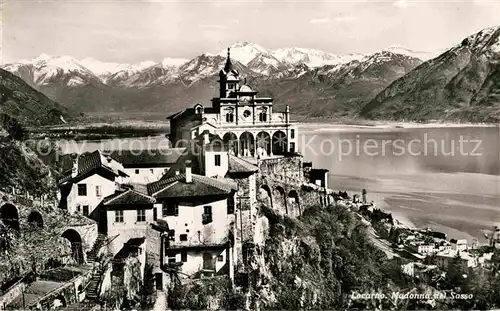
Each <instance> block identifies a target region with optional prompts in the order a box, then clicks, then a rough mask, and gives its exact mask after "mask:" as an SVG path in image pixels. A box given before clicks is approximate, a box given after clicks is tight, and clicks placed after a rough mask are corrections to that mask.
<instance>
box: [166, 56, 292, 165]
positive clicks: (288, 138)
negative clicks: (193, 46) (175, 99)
mask: <svg viewBox="0 0 500 311" xmlns="http://www.w3.org/2000/svg"><path fill="white" fill-rule="evenodd" d="M218 82H219V97H217V98H213V99H212V103H211V105H210V106H208V105H207V106H205V105H203V104H196V105H195V106H194V107H193V108H188V109H185V110H183V111H180V112H178V113H175V114H173V115H171V116H169V117H168V119H169V120H170V129H171V132H170V134H169V138H170V141H171V142H172V145H173V146H175V147H185V146H187V145H188V143H189V141H190V140H192V139H193V138H195V137H198V136H199V135H200V134H201V133H203V132H204V131H206V130H208V131H209V132H210V133H213V134H216V135H218V136H220V137H221V138H222V140H223V141H224V144H225V145H226V146H227V149H228V150H229V152H230V153H231V154H234V155H239V156H244V157H255V158H257V157H259V158H262V157H266V156H272V155H282V154H286V153H289V152H292V153H293V152H296V151H297V127H296V126H295V125H293V124H292V123H291V122H290V110H289V108H288V106H287V107H286V109H285V111H276V109H275V108H274V107H273V99H272V98H270V97H258V96H257V94H258V92H257V91H255V90H253V89H252V88H251V87H250V86H249V85H247V84H246V83H243V84H240V82H241V79H240V75H239V73H238V71H236V70H235V69H234V68H233V65H232V63H231V58H230V54H229V49H228V55H227V60H226V64H225V66H224V68H223V69H222V70H221V71H220V72H219V81H218Z"/></svg>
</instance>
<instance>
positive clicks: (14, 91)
mask: <svg viewBox="0 0 500 311" xmlns="http://www.w3.org/2000/svg"><path fill="white" fill-rule="evenodd" d="M0 113H3V114H7V115H9V116H11V117H13V118H15V119H17V120H18V121H19V122H20V123H22V124H24V125H28V126H40V125H46V124H57V123H62V122H63V121H62V120H61V117H62V118H63V119H66V120H68V119H69V118H70V117H71V113H70V112H69V110H68V109H67V108H65V107H63V106H61V105H60V104H58V103H56V102H54V101H52V100H51V99H49V98H48V97H47V96H45V95H43V94H42V93H40V92H39V91H37V90H35V89H34V88H32V87H31V86H29V85H28V84H27V83H26V82H24V81H23V80H22V79H21V78H19V77H18V76H16V75H14V74H12V73H10V72H8V71H6V70H3V69H0Z"/></svg>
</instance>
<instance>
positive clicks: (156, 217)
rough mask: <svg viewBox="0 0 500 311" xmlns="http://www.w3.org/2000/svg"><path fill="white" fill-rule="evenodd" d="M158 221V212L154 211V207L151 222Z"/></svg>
mask: <svg viewBox="0 0 500 311" xmlns="http://www.w3.org/2000/svg"><path fill="white" fill-rule="evenodd" d="M157 219H158V210H156V207H155V208H153V220H157Z"/></svg>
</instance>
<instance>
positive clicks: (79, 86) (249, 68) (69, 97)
mask: <svg viewBox="0 0 500 311" xmlns="http://www.w3.org/2000/svg"><path fill="white" fill-rule="evenodd" d="M230 55H231V62H232V64H233V68H235V69H236V70H238V71H239V72H240V76H241V77H242V78H248V81H249V83H250V84H251V85H252V86H256V89H257V90H260V91H261V92H262V94H263V95H275V94H280V95H279V96H278V98H277V100H284V101H285V102H287V103H288V104H291V105H292V106H293V105H294V103H293V101H294V100H297V98H300V101H301V102H302V103H305V102H309V101H310V100H311V99H312V97H317V98H316V99H315V101H318V102H321V103H322V104H321V105H323V106H325V107H327V106H329V105H330V104H329V103H334V102H338V101H341V102H344V101H349V105H348V106H347V108H346V109H351V110H352V109H353V107H357V105H359V103H356V104H353V103H351V101H350V100H351V98H350V99H347V98H348V97H349V96H351V97H352V96H354V97H356V98H357V99H358V101H359V102H361V101H363V100H365V99H366V97H368V96H370V95H372V94H373V93H374V92H377V91H380V90H381V89H383V88H384V87H386V86H387V85H388V84H389V83H391V82H392V81H393V80H395V79H397V78H399V77H401V76H402V75H404V74H405V73H406V72H407V71H409V70H411V69H412V68H413V67H414V66H416V65H418V64H419V61H418V60H416V59H414V58H412V57H410V56H407V55H401V54H398V53H393V52H390V51H385V52H384V51H379V52H377V53H372V54H366V55H365V54H351V55H344V56H339V55H335V54H332V53H327V52H323V51H319V50H313V49H305V48H289V49H279V50H274V51H272V50H267V49H265V48H263V47H262V46H260V45H257V44H252V43H248V42H239V43H235V44H233V45H232V46H231V50H230ZM226 57H227V49H225V50H223V51H220V52H219V53H216V54H209V53H205V54H201V55H199V56H197V57H194V58H193V59H190V60H186V59H177V58H165V59H162V60H161V61H159V62H157V63H155V62H153V61H146V62H142V63H139V64H120V63H109V62H108V63H107V62H100V61H98V60H95V59H91V58H86V59H83V60H77V59H74V58H69V57H66V56H65V57H60V58H58V57H49V56H43V55H42V56H41V57H38V58H36V59H34V60H32V61H23V62H19V63H15V64H7V65H4V66H3V68H5V69H7V70H9V71H11V72H13V73H15V74H16V75H18V76H20V77H22V78H23V79H25V80H26V81H31V82H29V83H30V84H31V85H32V86H33V87H35V88H37V89H38V90H40V91H42V92H44V93H45V94H47V95H48V96H49V97H50V98H52V99H55V100H57V101H59V102H61V103H65V104H68V105H70V106H75V107H78V108H82V107H84V108H83V110H84V111H85V110H86V111H93V112H97V111H123V110H134V109H139V110H144V109H146V110H151V109H157V110H161V111H168V110H169V109H173V108H172V107H174V106H175V105H177V106H175V107H177V108H182V107H181V106H180V105H181V104H182V103H190V102H201V101H204V100H206V98H207V97H210V96H213V95H216V94H217V92H216V82H215V81H216V80H217V75H218V73H219V71H220V70H221V69H222V68H223V67H224V64H225V62H226ZM49 68H53V69H51V70H48V69H49ZM49 73H51V74H49ZM55 73H57V74H55ZM311 96H312V97H311ZM166 103H169V105H168V107H167V106H165V105H166ZM296 109H297V110H298V111H301V109H302V110H303V109H305V110H304V113H309V112H310V111H312V109H311V107H307V106H300V107H296ZM322 109H323V108H322ZM324 109H326V108H324ZM328 109H329V110H330V108H328ZM333 110H335V109H333Z"/></svg>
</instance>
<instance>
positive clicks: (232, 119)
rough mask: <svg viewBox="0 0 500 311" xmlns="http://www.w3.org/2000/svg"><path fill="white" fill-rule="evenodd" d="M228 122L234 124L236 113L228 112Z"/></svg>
mask: <svg viewBox="0 0 500 311" xmlns="http://www.w3.org/2000/svg"><path fill="white" fill-rule="evenodd" d="M226 122H227V123H232V122H234V112H233V111H232V110H228V111H227V112H226Z"/></svg>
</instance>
